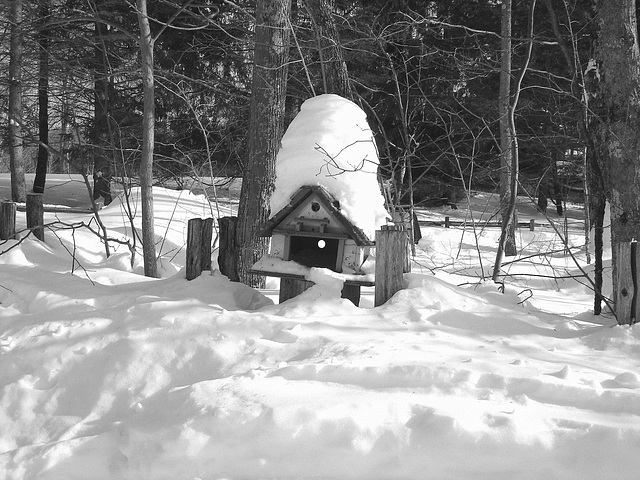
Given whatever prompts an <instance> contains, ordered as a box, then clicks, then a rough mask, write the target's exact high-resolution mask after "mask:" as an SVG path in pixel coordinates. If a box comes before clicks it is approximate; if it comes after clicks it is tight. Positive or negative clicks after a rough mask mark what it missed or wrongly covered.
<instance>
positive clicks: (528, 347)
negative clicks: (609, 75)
mask: <svg viewBox="0 0 640 480" xmlns="http://www.w3.org/2000/svg"><path fill="white" fill-rule="evenodd" d="M318 101H320V102H323V101H327V103H329V104H331V105H332V107H331V108H332V109H341V112H342V115H345V116H348V117H350V118H352V120H353V124H354V125H358V126H359V128H358V129H357V130H358V131H360V132H362V131H364V130H366V128H365V125H363V124H362V122H363V117H362V115H361V113H360V111H359V110H358V109H357V108H354V105H352V104H349V103H348V102H346V101H340V102H336V99H335V98H334V97H332V96H323V97H322V98H320V99H316V100H314V101H313V102H312V105H315V106H318V105H317V102H318ZM321 110H322V109H321ZM303 111H304V107H303ZM338 118H340V119H341V122H340V123H339V124H340V125H341V127H340V128H341V129H343V128H344V129H346V128H347V127H346V126H344V125H347V123H348V122H346V123H343V120H346V119H345V118H343V117H340V115H338ZM313 121H314V120H313V115H311V116H310V117H308V118H307V120H306V122H313ZM318 125H323V128H329V129H331V128H332V125H333V122H328V123H326V122H325V123H317V124H314V125H313V128H311V127H312V126H311V125H306V126H305V124H304V122H303V123H302V125H298V126H301V127H303V128H300V132H303V135H299V136H298V137H297V138H296V137H295V136H294V138H291V137H287V148H289V149H290V151H291V150H292V151H294V152H295V151H299V152H300V157H299V162H298V163H299V168H300V169H301V170H302V168H303V167H304V166H305V165H309V164H311V165H312V167H313V169H314V173H313V175H312V176H306V174H304V173H303V172H302V171H300V172H298V171H297V170H296V171H295V172H296V173H299V175H298V174H296V175H289V174H288V173H291V172H289V170H287V172H286V173H284V174H283V173H282V172H280V173H279V174H278V175H280V177H279V178H280V182H279V184H278V185H279V186H278V188H279V189H282V188H284V189H285V190H286V191H288V192H289V191H290V192H295V189H296V188H297V187H298V186H299V185H298V184H297V183H298V182H299V181H303V182H305V183H308V182H309V181H312V182H313V181H315V180H316V176H317V175H318V174H319V173H320V172H319V170H320V171H324V169H323V168H319V167H318V165H317V164H315V165H314V164H313V162H307V161H305V159H307V158H308V154H309V152H310V150H314V149H315V148H316V147H319V148H320V147H321V149H322V151H323V152H327V153H329V155H330V157H331V162H334V164H335V165H336V166H337V167H338V170H339V171H342V172H347V171H350V170H353V165H359V164H360V163H362V162H363V161H365V160H366V163H367V164H370V163H371V162H375V161H377V159H374V158H372V156H373V153H372V152H371V150H369V149H365V150H366V153H365V154H364V155H365V158H360V157H358V158H349V154H347V152H351V151H354V152H360V153H356V156H358V155H363V153H362V150H361V149H360V148H354V149H351V148H349V149H345V147H346V146H347V145H344V143H345V142H346V143H347V144H348V145H353V143H349V142H350V140H349V139H345V138H342V137H341V135H339V134H335V135H334V134H326V133H327V132H323V131H319V130H322V129H318V128H315V127H316V126H318ZM294 130H295V129H294ZM308 132H313V135H317V139H318V140H316V141H315V142H313V141H312V142H309V138H307V135H308ZM329 133H330V132H329ZM333 133H335V132H333ZM338 133H340V132H338ZM354 136H356V137H357V135H354ZM320 140H321V141H320ZM360 146H362V145H360ZM332 152H334V153H332ZM335 152H338V153H335ZM280 157H286V156H285V155H282V156H280ZM323 158H324V157H323ZM280 159H281V160H282V158H280ZM344 160H348V161H347V162H346V163H345V164H343V165H339V162H342V161H344ZM359 162H360V163H359ZM349 165H351V166H349ZM289 168H294V167H289ZM365 173H366V172H365ZM358 178H362V179H363V180H359V179H356V177H354V176H352V175H341V174H337V175H335V176H333V177H331V178H330V179H329V180H327V181H329V182H331V184H332V185H333V184H335V183H336V182H340V181H345V180H347V179H348V182H349V183H350V184H349V185H343V186H341V187H339V188H335V185H334V186H333V187H331V191H332V193H333V194H334V195H336V198H337V199H338V200H339V201H340V204H341V205H344V206H345V212H346V211H348V212H349V213H350V215H349V219H350V220H352V221H354V222H357V221H358V220H359V217H360V216H361V215H363V216H368V217H369V219H368V220H367V221H365V222H364V223H365V225H367V224H368V225H369V226H370V225H371V224H372V222H373V223H375V222H377V221H378V215H377V214H376V210H377V207H376V205H377V204H378V198H380V196H379V192H378V191H376V189H377V185H375V184H374V185H373V187H369V188H364V189H362V188H358V187H359V186H360V187H361V186H362V185H359V186H358V185H354V182H356V183H358V182H360V181H362V182H364V183H363V185H366V184H369V185H371V175H370V174H365V175H364V176H360V177H358ZM283 179H285V180H284V182H283ZM287 179H288V180H287ZM52 180H53V179H52ZM58 180H59V179H58ZM70 180H73V182H67V183H64V185H67V186H72V185H77V186H79V188H83V189H85V190H84V191H85V194H86V188H85V187H84V185H83V184H82V183H81V182H78V181H76V180H77V179H70ZM283 183H284V185H283ZM56 185H57V184H56ZM334 188H335V189H334ZM52 191H53V189H52ZM80 191H82V190H80ZM200 191H202V189H201V190H200ZM356 191H360V192H363V193H361V194H359V195H356V194H354V193H353V192H356ZM138 193H139V192H138V190H134V191H133V192H132V197H131V199H130V201H129V202H128V203H129V204H130V205H131V207H132V209H133V211H134V212H138V211H139V208H140V201H139V198H138ZM357 196H361V197H364V198H359V199H358V198H355V197H357ZM356 200H358V201H359V202H364V204H366V203H367V202H368V203H369V205H371V207H372V209H371V212H369V213H368V214H367V213H366V210H360V208H361V207H362V203H357V202H356ZM125 203H126V202H125ZM125 203H123V199H122V196H119V197H117V198H116V199H115V200H114V202H113V203H112V204H111V205H109V206H108V207H106V208H104V209H102V210H101V211H100V217H101V218H102V220H103V222H104V223H105V225H106V226H107V229H108V232H109V235H110V237H112V238H117V239H129V240H130V241H132V239H133V238H134V236H133V234H132V230H131V225H130V223H129V220H128V218H127V216H126V215H124V212H125V209H124V206H123V205H124V204H125ZM356 203H357V204H356ZM236 205H237V203H235V202H228V201H225V202H218V203H213V204H210V203H209V202H208V201H207V199H206V198H205V197H204V196H202V195H194V194H192V193H189V192H187V191H172V190H166V189H162V188H156V189H154V213H155V233H156V235H157V252H158V255H159V266H160V269H159V270H160V273H161V276H162V278H160V279H149V278H145V277H144V276H143V275H142V266H141V264H140V261H141V254H140V252H139V249H138V251H137V255H136V257H135V258H134V259H133V262H132V259H131V255H130V250H129V248H127V246H126V245H122V244H118V243H114V242H112V244H111V252H110V253H111V255H110V256H109V257H107V255H106V252H105V248H104V245H103V244H102V243H101V242H100V239H99V238H98V237H97V236H96V235H95V233H93V232H92V231H91V230H90V229H88V228H86V227H84V226H82V225H83V224H88V225H89V226H90V227H91V228H93V229H94V230H96V224H95V222H93V221H91V216H90V215H88V214H80V213H71V212H65V213H58V214H51V213H49V214H46V218H45V222H47V223H48V224H49V227H48V228H47V231H46V233H45V235H46V243H41V242H39V241H37V240H35V239H34V238H33V237H29V238H26V239H24V232H23V233H22V234H21V236H22V238H23V240H22V241H18V240H10V241H6V242H0V478H3V479H4V478H6V479H9V480H74V479H77V480H98V479H105V480H107V479H109V480H110V479H127V480H129V479H131V480H138V479H139V480H165V479H166V480H177V479H178V480H182V479H184V480H196V479H200V480H216V479H276V478H278V479H292V480H300V479H335V480H345V479H355V480H370V479H381V480H382V479H416V480H418V479H419V480H429V479H433V480H447V479H451V480H466V479H468V480H482V479H491V480H539V479H550V480H551V479H553V480H556V479H557V480H570V479H576V480H590V479H593V480H602V479H616V480H637V479H638V478H640V477H639V475H640V473H639V472H640V455H639V454H638V452H639V451H640V376H639V373H638V371H639V367H640V330H639V327H638V326H634V327H629V326H624V327H622V326H617V325H616V322H615V319H614V318H613V317H612V316H611V314H606V315H603V316H600V317H595V316H594V315H592V313H591V308H592V303H593V302H592V293H591V291H590V289H589V287H588V281H587V278H586V277H585V272H586V273H590V272H591V271H592V267H591V266H590V265H588V264H587V262H586V256H585V252H584V251H581V249H580V248H579V247H580V246H581V245H583V244H584V239H583V235H582V230H581V227H580V223H579V218H580V216H581V212H580V209H579V208H578V207H577V206H575V205H570V206H569V207H570V208H569V217H570V218H571V219H572V221H571V223H570V224H569V225H568V227H569V229H568V232H569V246H570V247H572V250H571V251H572V253H573V256H571V255H567V254H566V253H565V252H564V245H563V242H562V241H561V240H560V238H559V236H558V234H557V232H556V230H555V229H554V228H551V227H550V226H549V220H548V219H544V218H542V217H541V216H540V214H539V213H538V212H537V211H536V210H535V209H534V208H532V207H531V206H530V205H527V204H526V202H524V201H523V202H522V203H521V204H520V205H519V207H518V210H519V214H520V220H525V221H526V220H529V219H530V218H532V217H533V218H535V219H536V221H537V223H538V224H542V223H544V224H546V225H545V226H539V227H536V229H535V230H534V231H529V230H528V229H522V230H519V232H518V244H519V248H520V255H519V256H518V257H516V258H515V259H507V260H508V262H509V263H508V264H506V263H505V265H504V267H503V273H504V274H505V276H504V277H503V278H502V279H503V280H504V283H503V284H501V285H496V284H494V283H493V282H491V281H488V280H486V278H487V276H488V275H489V273H490V272H491V270H492V264H493V259H494V256H495V251H496V244H497V239H498V236H499V232H498V230H497V229H496V228H482V226H480V225H478V226H476V228H471V227H470V226H467V228H464V229H463V228H449V229H447V228H443V227H424V228H422V234H423V238H422V240H421V241H420V243H419V245H417V247H416V252H415V257H413V259H412V264H413V265H412V266H413V269H412V273H410V274H406V275H405V288H404V289H402V290H400V291H399V292H398V293H396V295H395V296H394V297H392V298H391V299H390V300H389V301H388V302H387V303H386V304H384V305H382V306H379V307H375V308H374V307H373V306H372V305H373V298H372V297H373V295H372V291H371V289H365V290H364V292H363V298H362V301H361V304H360V307H356V306H354V305H353V304H352V303H350V302H349V301H348V300H344V299H341V298H340V290H341V288H342V285H341V282H340V281H339V279H337V278H336V276H335V275H332V274H329V273H328V272H327V271H325V270H322V269H313V270H312V271H311V272H310V273H309V275H310V277H309V278H311V279H313V281H314V282H315V285H314V286H313V287H311V288H310V289H309V290H307V291H306V292H304V293H303V294H301V295H300V296H298V297H296V298H293V299H291V300H288V301H286V302H283V303H282V304H277V302H276V301H275V300H274V299H276V298H277V287H278V282H277V280H276V279H269V281H268V284H267V286H268V289H267V290H263V291H257V290H254V289H251V288H249V287H247V286H244V285H241V284H238V283H232V282H230V281H229V280H228V279H227V278H226V277H224V276H222V275H221V274H220V273H219V271H218V270H217V269H216V266H217V263H216V261H215V258H214V265H213V269H212V271H211V272H208V271H207V272H205V273H203V274H202V275H201V276H200V277H198V278H196V279H195V280H192V281H187V280H186V278H185V277H186V275H185V269H184V265H185V241H186V232H187V221H188V219H190V218H193V217H211V216H213V217H214V218H218V217H223V216H226V215H232V214H234V213H235V208H236ZM459 207H460V208H459V209H458V210H446V211H445V210H442V209H440V210H432V211H421V212H420V214H419V216H420V218H421V219H423V220H428V219H433V218H442V217H443V216H450V217H452V218H455V219H466V220H471V219H472V218H473V219H476V220H478V219H481V218H482V219H487V218H490V217H491V216H492V215H494V214H495V212H496V204H495V197H493V196H491V195H488V194H474V195H470V196H469V197H468V199H467V201H465V202H462V203H461V204H460V206H459ZM354 212H365V213H362V214H361V213H357V214H356V213H354ZM274 213H275V212H274ZM56 215H57V216H56ZM139 217H140V215H136V217H135V219H134V222H135V224H136V225H137V228H139V227H140V222H139ZM365 220H366V219H365ZM553 220H554V222H555V223H556V224H558V225H559V226H560V228H559V231H563V228H562V223H561V222H558V220H559V219H558V218H557V216H555V217H554V218H553ZM18 223H19V224H18V227H19V229H22V228H24V226H25V219H24V214H19V215H18ZM74 225H75V226H76V227H77V228H73V229H72V228H71V227H72V226H74ZM376 225H377V223H376ZM365 228H366V227H365ZM138 243H139V242H138ZM215 256H217V254H216V255H215ZM608 256H609V257H610V254H609V255H608ZM516 260H517V261H516ZM609 264H610V262H609ZM608 290H610V285H609V287H608Z"/></svg>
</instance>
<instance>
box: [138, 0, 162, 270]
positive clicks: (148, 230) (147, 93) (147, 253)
mask: <svg viewBox="0 0 640 480" xmlns="http://www.w3.org/2000/svg"><path fill="white" fill-rule="evenodd" d="M136 5H137V11H138V23H139V25H140V54H141V59H142V87H143V93H144V107H143V108H144V112H143V116H142V158H141V160H140V195H141V199H142V255H143V259H144V274H145V275H146V276H147V277H157V276H158V267H157V263H156V244H155V231H154V226H153V217H154V215H153V144H154V128H155V118H156V117H155V99H154V96H155V87H154V76H153V44H154V40H153V37H152V36H151V28H150V26H149V17H148V16H147V1H146V0H136Z"/></svg>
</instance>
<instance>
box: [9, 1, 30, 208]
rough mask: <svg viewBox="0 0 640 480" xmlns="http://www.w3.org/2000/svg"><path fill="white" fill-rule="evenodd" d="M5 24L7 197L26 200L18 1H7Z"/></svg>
mask: <svg viewBox="0 0 640 480" xmlns="http://www.w3.org/2000/svg"><path fill="white" fill-rule="evenodd" d="M9 23H10V24H11V45H10V50H9V165H10V170H11V198H12V200H13V201H14V202H26V201H27V190H26V185H25V179H24V158H23V154H22V50H23V34H22V0H10V2H9Z"/></svg>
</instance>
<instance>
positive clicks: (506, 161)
mask: <svg viewBox="0 0 640 480" xmlns="http://www.w3.org/2000/svg"><path fill="white" fill-rule="evenodd" d="M501 15H502V44H501V49H500V50H501V53H500V55H501V60H500V94H499V95H500V97H499V99H498V108H499V110H500V214H501V215H502V221H503V222H505V220H506V219H505V217H512V218H508V220H510V222H509V223H508V224H507V226H506V228H507V231H506V241H505V243H504V247H503V248H504V254H505V255H507V256H513V255H515V254H516V223H517V221H516V219H515V217H514V216H511V215H509V211H510V208H509V203H510V199H511V191H512V183H513V182H512V181H511V180H512V176H513V175H514V174H516V173H515V172H514V171H513V148H512V145H513V141H514V139H513V131H512V129H511V125H510V123H509V106H510V102H511V0H504V1H503V2H502V13H501Z"/></svg>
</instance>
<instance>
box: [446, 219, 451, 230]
mask: <svg viewBox="0 0 640 480" xmlns="http://www.w3.org/2000/svg"><path fill="white" fill-rule="evenodd" d="M450 226H451V219H450V218H449V217H444V228H449V227H450Z"/></svg>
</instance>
